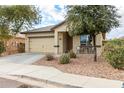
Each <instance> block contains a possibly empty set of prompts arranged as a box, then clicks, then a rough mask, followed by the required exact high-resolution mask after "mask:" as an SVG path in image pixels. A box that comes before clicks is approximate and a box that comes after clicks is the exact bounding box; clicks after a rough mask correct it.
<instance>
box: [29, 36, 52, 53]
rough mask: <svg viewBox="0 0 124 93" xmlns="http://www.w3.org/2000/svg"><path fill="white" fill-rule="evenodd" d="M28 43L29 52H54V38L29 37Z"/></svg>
mask: <svg viewBox="0 0 124 93" xmlns="http://www.w3.org/2000/svg"><path fill="white" fill-rule="evenodd" d="M29 43H30V44H29V45H30V46H29V49H30V52H44V53H53V52H54V37H37V38H34V37H31V38H30V40H29Z"/></svg>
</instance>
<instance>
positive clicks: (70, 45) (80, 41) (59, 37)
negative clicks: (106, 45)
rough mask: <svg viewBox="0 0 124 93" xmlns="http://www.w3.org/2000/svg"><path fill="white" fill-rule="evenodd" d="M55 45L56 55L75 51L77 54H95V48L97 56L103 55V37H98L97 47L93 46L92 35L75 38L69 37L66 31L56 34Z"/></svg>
mask: <svg viewBox="0 0 124 93" xmlns="http://www.w3.org/2000/svg"><path fill="white" fill-rule="evenodd" d="M55 33H56V34H55V35H56V36H55V38H56V39H55V40H56V41H55V43H56V48H55V49H56V53H57V54H62V53H67V52H69V51H70V50H73V51H74V52H75V53H77V54H95V47H96V50H97V51H96V52H97V55H98V56H100V55H101V51H102V41H101V39H102V38H101V36H100V35H98V36H97V38H96V44H97V46H95V47H94V46H93V43H92V38H91V37H90V35H77V36H74V37H71V36H69V34H68V32H66V31H58V32H55Z"/></svg>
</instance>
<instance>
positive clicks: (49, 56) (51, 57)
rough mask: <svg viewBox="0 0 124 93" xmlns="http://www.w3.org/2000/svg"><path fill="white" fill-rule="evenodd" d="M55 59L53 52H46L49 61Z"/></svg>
mask: <svg viewBox="0 0 124 93" xmlns="http://www.w3.org/2000/svg"><path fill="white" fill-rule="evenodd" d="M53 59H54V57H53V55H52V54H46V60H47V61H51V60H53Z"/></svg>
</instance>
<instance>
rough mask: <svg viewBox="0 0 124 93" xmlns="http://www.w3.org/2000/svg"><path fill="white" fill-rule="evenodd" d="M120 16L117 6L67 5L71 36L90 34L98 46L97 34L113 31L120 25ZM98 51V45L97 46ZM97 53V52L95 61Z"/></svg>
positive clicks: (94, 43) (67, 19) (67, 18)
mask: <svg viewBox="0 0 124 93" xmlns="http://www.w3.org/2000/svg"><path fill="white" fill-rule="evenodd" d="M118 18H120V16H119V15H118V14H117V9H116V7H115V6H111V5H80V6H79V5H75V6H67V15H66V21H67V25H68V26H67V28H68V30H69V35H70V36H75V35H80V34H90V35H91V36H92V38H93V45H94V47H95V46H96V35H97V34H99V33H106V32H109V31H111V29H112V28H113V27H118V26H119V20H118ZM95 51H96V47H95ZM96 57H97V55H96V53H95V56H94V61H96V60H97V59H96Z"/></svg>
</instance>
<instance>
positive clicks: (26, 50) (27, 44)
mask: <svg viewBox="0 0 124 93" xmlns="http://www.w3.org/2000/svg"><path fill="white" fill-rule="evenodd" d="M29 44H30V43H29V38H28V37H27V35H25V52H29V48H30V45H29Z"/></svg>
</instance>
